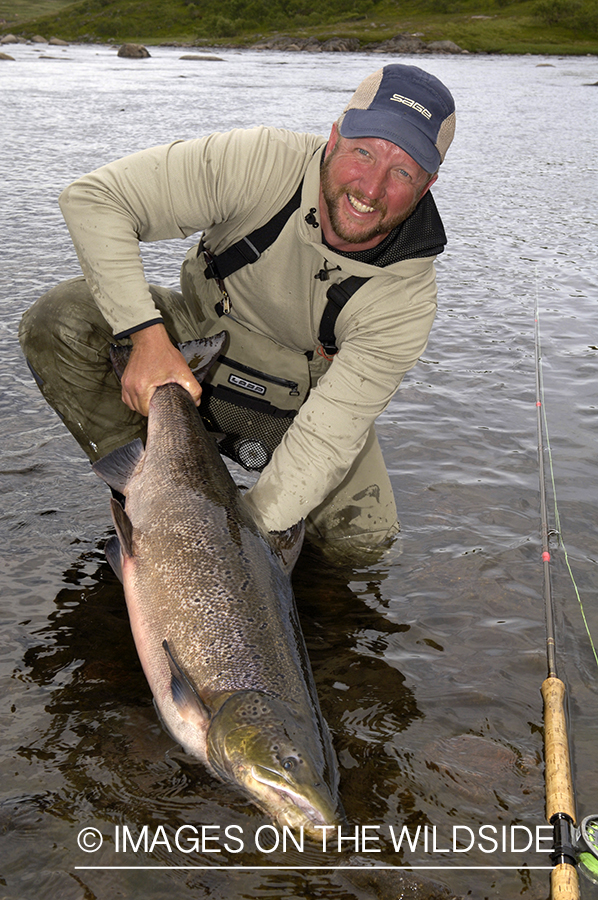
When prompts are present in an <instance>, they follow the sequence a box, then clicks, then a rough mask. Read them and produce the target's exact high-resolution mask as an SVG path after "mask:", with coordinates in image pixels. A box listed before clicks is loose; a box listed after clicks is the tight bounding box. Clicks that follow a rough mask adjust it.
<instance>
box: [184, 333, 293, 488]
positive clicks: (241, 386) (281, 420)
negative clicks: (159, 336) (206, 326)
mask: <svg viewBox="0 0 598 900" xmlns="http://www.w3.org/2000/svg"><path fill="white" fill-rule="evenodd" d="M223 329H224V330H225V331H226V332H227V333H228V340H227V342H226V344H225V349H224V351H223V353H222V354H221V355H220V356H219V357H218V361H217V362H216V364H215V365H214V366H213V367H212V368H211V369H210V372H209V373H208V375H207V377H206V378H205V380H204V381H203V384H202V397H201V405H200V408H199V410H200V412H201V415H202V417H203V419H204V422H205V424H206V427H207V428H208V429H209V430H210V431H216V432H220V433H221V434H224V438H223V439H222V440H221V441H220V444H219V449H220V452H221V453H223V454H224V455H225V456H228V457H230V458H231V459H234V460H235V462H238V463H239V464H240V465H242V466H243V467H244V468H245V469H255V470H256V471H260V472H261V470H262V469H263V468H264V466H266V465H267V464H268V462H269V461H270V458H271V456H272V453H273V452H274V449H275V448H276V447H277V446H278V444H279V443H280V441H281V440H282V437H283V435H284V433H285V431H286V430H287V428H289V426H290V425H291V423H292V421H293V419H294V418H295V416H296V415H297V412H298V410H299V408H300V407H301V406H302V404H303V403H304V402H305V398H306V397H307V394H308V391H309V386H310V375H309V366H308V361H307V357H306V356H305V355H304V354H302V353H297V352H295V351H293V350H288V349H287V348H285V347H281V346H280V344H277V343H276V342H275V341H272V340H270V338H267V337H264V336H263V335H260V334H256V333H254V332H252V331H249V330H248V329H247V328H245V326H243V325H240V324H239V323H238V322H236V321H235V320H234V319H231V318H230V316H227V317H226V318H224V317H223V318H221V319H219V320H218V322H217V323H215V324H214V325H213V326H212V327H211V328H210V330H209V332H208V333H207V334H206V337H209V336H211V335H212V334H216V333H217V332H218V331H222V330H223Z"/></svg>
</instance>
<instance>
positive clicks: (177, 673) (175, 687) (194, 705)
mask: <svg viewBox="0 0 598 900" xmlns="http://www.w3.org/2000/svg"><path fill="white" fill-rule="evenodd" d="M162 647H163V648H164V652H165V653H166V658H167V660H168V665H169V667H170V675H171V679H170V690H171V693H172V700H173V702H174V704H175V706H176V707H177V709H178V711H179V713H180V715H181V717H182V718H183V719H185V721H186V722H189V723H190V724H197V725H198V726H200V727H201V726H203V727H205V725H206V723H208V722H209V721H210V718H211V713H210V710H209V709H208V707H207V706H206V705H205V703H204V702H203V700H202V699H201V697H200V696H199V694H198V693H197V691H196V690H195V688H194V687H193V685H192V684H191V682H190V681H189V679H188V678H187V676H186V675H185V673H184V672H183V670H182V669H181V667H180V666H179V664H178V663H177V662H176V661H175V660H174V657H173V656H172V653H171V652H170V648H169V646H168V641H162Z"/></svg>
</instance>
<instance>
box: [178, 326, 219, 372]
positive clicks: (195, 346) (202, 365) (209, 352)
mask: <svg viewBox="0 0 598 900" xmlns="http://www.w3.org/2000/svg"><path fill="white" fill-rule="evenodd" d="M227 337H228V335H227V333H226V331H219V332H218V334H214V335H212V337H207V338H201V340H198V341H186V342H185V343H183V344H179V350H180V351H181V353H182V354H183V356H184V358H185V362H186V363H187V365H188V366H189V368H190V369H191V371H192V372H193V374H194V375H195V377H196V378H197V380H198V381H199V383H200V384H201V382H202V381H203V380H204V378H205V377H206V375H207V374H208V372H209V370H210V368H211V367H212V366H213V365H214V363H215V362H216V360H217V359H218V356H219V355H220V351H221V350H222V348H223V346H224V342H225V341H226V338H227Z"/></svg>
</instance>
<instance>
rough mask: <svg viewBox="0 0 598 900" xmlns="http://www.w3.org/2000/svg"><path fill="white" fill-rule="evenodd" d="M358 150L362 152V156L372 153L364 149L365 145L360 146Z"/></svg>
mask: <svg viewBox="0 0 598 900" xmlns="http://www.w3.org/2000/svg"><path fill="white" fill-rule="evenodd" d="M357 152H358V153H361V155H362V156H369V155H370V154H369V153H368V151H367V150H364V149H363V147H358V148H357Z"/></svg>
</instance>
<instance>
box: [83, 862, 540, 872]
mask: <svg viewBox="0 0 598 900" xmlns="http://www.w3.org/2000/svg"><path fill="white" fill-rule="evenodd" d="M75 869H151V870H153V869H206V870H207V869H210V870H214V869H220V870H227V871H228V870H239V869H251V871H260V872H263V871H268V870H270V871H272V872H280V871H284V872H290V871H295V872H305V871H323V872H326V871H329V872H334V871H338V870H339V869H346V870H347V871H353V872H375V871H376V870H378V871H382V870H392V869H394V870H395V871H401V870H407V871H409V870H415V869H440V870H444V871H446V872H451V871H453V870H456V869H478V870H484V871H489V872H496V871H498V870H499V869H501V870H505V869H508V870H511V871H515V872H519V871H521V869H527V870H530V871H532V870H535V871H538V870H541V871H546V872H550V871H551V870H552V866H528V865H525V864H523V865H521V866H75Z"/></svg>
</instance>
